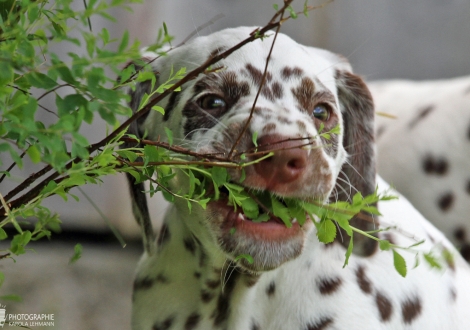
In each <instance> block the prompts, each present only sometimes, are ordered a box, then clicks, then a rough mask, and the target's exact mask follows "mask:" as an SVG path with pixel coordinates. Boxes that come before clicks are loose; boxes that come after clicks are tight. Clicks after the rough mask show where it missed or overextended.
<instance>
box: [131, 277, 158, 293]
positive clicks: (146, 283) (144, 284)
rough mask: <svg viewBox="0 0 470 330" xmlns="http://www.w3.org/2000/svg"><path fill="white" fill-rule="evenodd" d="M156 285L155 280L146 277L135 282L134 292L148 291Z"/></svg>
mask: <svg viewBox="0 0 470 330" xmlns="http://www.w3.org/2000/svg"><path fill="white" fill-rule="evenodd" d="M154 284H155V280H152V279H151V278H149V277H144V278H141V279H136V280H135V281H134V291H137V290H148V289H150V288H151V287H152V286H153V285H154Z"/></svg>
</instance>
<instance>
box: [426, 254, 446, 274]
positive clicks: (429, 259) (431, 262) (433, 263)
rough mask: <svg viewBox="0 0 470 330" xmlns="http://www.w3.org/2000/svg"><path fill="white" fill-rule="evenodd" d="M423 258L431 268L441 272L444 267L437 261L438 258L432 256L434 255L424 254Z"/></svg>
mask: <svg viewBox="0 0 470 330" xmlns="http://www.w3.org/2000/svg"><path fill="white" fill-rule="evenodd" d="M423 257H424V260H426V262H427V263H428V264H429V266H431V268H437V269H439V270H440V269H442V265H441V264H440V263H439V261H437V259H436V257H434V256H433V255H432V253H424V254H423Z"/></svg>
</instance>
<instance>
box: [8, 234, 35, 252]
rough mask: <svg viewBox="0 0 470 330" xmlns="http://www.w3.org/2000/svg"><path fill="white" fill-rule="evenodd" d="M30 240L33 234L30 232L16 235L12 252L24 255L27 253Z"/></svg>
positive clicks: (12, 243) (12, 241) (12, 244)
mask: <svg viewBox="0 0 470 330" xmlns="http://www.w3.org/2000/svg"><path fill="white" fill-rule="evenodd" d="M30 240H31V232H30V231H29V230H27V231H24V232H23V233H22V234H17V235H15V236H14V237H13V239H12V240H11V243H10V251H11V252H12V253H13V254H16V255H20V254H24V253H25V252H26V250H25V248H24V247H25V246H26V245H27V244H28V243H29V241H30Z"/></svg>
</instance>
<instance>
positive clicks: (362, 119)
mask: <svg viewBox="0 0 470 330" xmlns="http://www.w3.org/2000/svg"><path fill="white" fill-rule="evenodd" d="M335 78H336V85H337V88H338V98H339V102H340V107H341V113H342V116H343V127H344V128H343V134H344V135H343V146H344V148H345V149H346V152H347V154H348V158H347V160H346V162H345V163H344V165H343V167H342V168H341V173H340V174H339V178H338V180H337V183H336V191H337V192H338V198H339V199H340V200H344V201H351V199H352V196H353V195H354V194H355V193H356V192H357V191H358V192H360V193H361V194H362V196H367V195H369V194H372V193H374V191H375V186H376V185H375V176H376V166H375V144H374V105H373V100H372V95H371V93H370V91H369V89H368V88H367V86H366V84H365V83H364V81H363V80H362V79H361V78H360V77H359V76H356V75H354V74H353V73H351V72H350V71H347V70H337V71H336V77H335ZM362 218H369V219H370V220H369V221H368V220H364V219H362ZM377 224H378V222H375V221H374V218H373V217H372V216H370V215H366V217H361V218H359V217H357V216H356V217H354V218H353V219H351V225H353V226H355V227H358V228H360V229H362V230H364V231H369V230H374V229H377ZM356 236H357V237H356ZM356 236H355V237H354V249H353V252H354V253H356V254H358V255H362V256H369V255H371V254H373V253H374V252H375V251H376V249H377V242H376V241H374V240H372V239H370V238H367V237H364V236H362V235H356ZM342 237H343V241H342V242H341V243H342V244H344V245H345V246H346V247H347V246H348V244H349V236H347V235H342ZM338 239H341V238H338Z"/></svg>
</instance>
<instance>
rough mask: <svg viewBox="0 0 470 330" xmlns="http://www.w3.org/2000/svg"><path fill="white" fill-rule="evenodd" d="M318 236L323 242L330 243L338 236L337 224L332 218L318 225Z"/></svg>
mask: <svg viewBox="0 0 470 330" xmlns="http://www.w3.org/2000/svg"><path fill="white" fill-rule="evenodd" d="M317 237H318V240H319V241H320V242H322V243H325V244H328V243H331V242H333V241H334V239H335V237H336V226H335V224H334V223H333V221H331V220H330V219H326V220H323V221H321V222H320V223H319V224H318V225H317Z"/></svg>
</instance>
